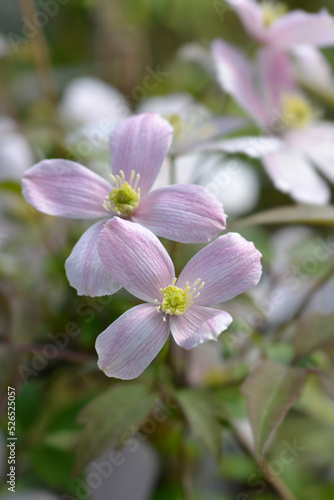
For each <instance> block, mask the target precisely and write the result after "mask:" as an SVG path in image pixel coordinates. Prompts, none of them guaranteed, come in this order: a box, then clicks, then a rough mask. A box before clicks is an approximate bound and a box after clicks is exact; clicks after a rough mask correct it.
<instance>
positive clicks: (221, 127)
mask: <svg viewBox="0 0 334 500" xmlns="http://www.w3.org/2000/svg"><path fill="white" fill-rule="evenodd" d="M245 125H247V120H245V119H244V118H239V117H235V116H210V115H207V116H203V117H201V116H200V115H199V114H197V115H196V114H194V115H189V116H188V117H187V119H186V120H185V122H184V124H183V129H181V133H180V137H178V138H175V139H174V141H173V145H172V148H171V151H172V152H173V153H174V154H177V155H181V154H183V153H187V152H189V151H192V150H196V149H197V147H198V145H199V144H201V143H207V142H209V141H213V140H214V139H216V138H217V137H220V136H222V135H227V134H230V133H232V132H235V131H236V130H239V129H241V128H242V127H244V126H245Z"/></svg>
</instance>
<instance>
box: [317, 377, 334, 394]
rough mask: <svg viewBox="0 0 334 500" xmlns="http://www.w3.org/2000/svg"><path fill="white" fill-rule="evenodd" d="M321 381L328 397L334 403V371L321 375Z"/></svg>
mask: <svg viewBox="0 0 334 500" xmlns="http://www.w3.org/2000/svg"><path fill="white" fill-rule="evenodd" d="M319 380H320V382H321V384H322V387H323V388H324V390H325V392H326V394H327V396H329V397H330V398H331V399H333V401H334V370H331V371H330V372H329V373H321V374H319Z"/></svg>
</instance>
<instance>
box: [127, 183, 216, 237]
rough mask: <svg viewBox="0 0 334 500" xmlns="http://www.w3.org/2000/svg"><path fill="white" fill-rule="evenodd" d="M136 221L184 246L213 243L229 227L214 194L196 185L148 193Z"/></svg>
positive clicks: (182, 185)
mask: <svg viewBox="0 0 334 500" xmlns="http://www.w3.org/2000/svg"><path fill="white" fill-rule="evenodd" d="M132 220H133V221H134V222H139V223H140V224H143V225H144V226H145V227H147V228H148V229H150V230H151V231H153V233H155V234H157V235H158V236H162V237H163V238H168V239H170V240H175V241H181V242H182V243H204V242H207V241H210V240H211V239H212V238H213V237H214V236H217V234H218V233H220V232H221V231H222V230H223V229H224V228H225V225H226V220H225V215H224V211H223V209H222V207H221V204H220V203H219V202H218V201H217V199H216V198H215V197H214V196H213V194H211V193H210V191H208V190H207V189H205V188H204V187H202V186H195V185H193V184H177V185H174V186H168V187H165V188H160V189H156V190H155V191H152V192H151V193H148V194H147V195H146V196H145V198H144V199H143V200H141V202H140V204H139V206H138V209H137V210H136V212H135V214H134V215H133V216H132Z"/></svg>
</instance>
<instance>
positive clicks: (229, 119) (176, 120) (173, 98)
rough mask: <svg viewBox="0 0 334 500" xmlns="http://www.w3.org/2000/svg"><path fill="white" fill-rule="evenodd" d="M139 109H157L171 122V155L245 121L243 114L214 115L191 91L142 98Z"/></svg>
mask: <svg viewBox="0 0 334 500" xmlns="http://www.w3.org/2000/svg"><path fill="white" fill-rule="evenodd" d="M137 111H138V112H139V113H152V112H153V113H159V114H160V115H161V116H162V117H163V118H165V119H166V120H168V121H169V123H170V124H171V125H172V126H173V129H174V134H173V142H172V145H171V148H170V150H169V154H170V155H175V156H176V155H181V154H184V153H187V152H190V151H192V150H194V149H196V148H197V147H198V146H199V145H200V144H202V143H207V142H211V141H214V140H215V139H217V137H221V136H223V135H227V134H229V133H232V132H235V131H237V130H238V129H240V128H242V127H244V126H245V125H247V121H246V120H245V119H244V118H239V117H236V116H227V115H226V116H213V115H212V114H211V113H210V112H209V111H208V109H206V108H205V107H204V106H203V105H202V104H199V103H198V102H196V101H194V99H193V98H192V96H191V95H189V94H186V93H175V94H170V95H167V96H155V97H150V98H148V99H145V101H143V102H142V103H141V104H140V105H139V106H138V108H137Z"/></svg>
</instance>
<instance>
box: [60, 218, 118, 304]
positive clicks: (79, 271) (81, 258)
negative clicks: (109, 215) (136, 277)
mask: <svg viewBox="0 0 334 500" xmlns="http://www.w3.org/2000/svg"><path fill="white" fill-rule="evenodd" d="M105 222H106V220H105V219H104V220H102V221H98V222H96V223H95V224H93V225H92V226H91V227H90V228H89V229H87V231H86V232H85V233H84V234H83V235H82V236H81V238H80V240H79V241H78V243H77V244H76V245H75V247H74V248H73V250H72V253H71V255H70V256H69V257H68V259H67V260H66V262H65V270H66V275H67V279H68V281H69V282H70V285H71V286H73V288H75V289H76V291H77V293H78V295H88V296H90V297H100V296H102V295H112V294H113V293H115V292H117V291H118V290H119V289H120V288H121V285H120V284H119V283H117V281H116V280H115V279H114V278H113V277H112V276H111V275H110V274H109V273H108V272H107V271H106V270H105V268H104V265H103V264H102V262H101V259H100V257H99V254H98V253H97V240H98V237H99V234H100V232H101V231H102V229H103V226H104V224H105Z"/></svg>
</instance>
